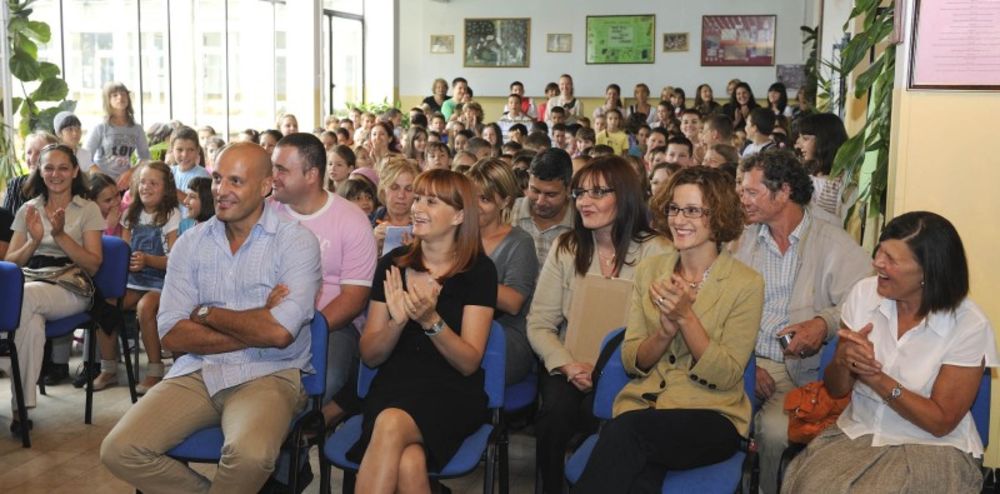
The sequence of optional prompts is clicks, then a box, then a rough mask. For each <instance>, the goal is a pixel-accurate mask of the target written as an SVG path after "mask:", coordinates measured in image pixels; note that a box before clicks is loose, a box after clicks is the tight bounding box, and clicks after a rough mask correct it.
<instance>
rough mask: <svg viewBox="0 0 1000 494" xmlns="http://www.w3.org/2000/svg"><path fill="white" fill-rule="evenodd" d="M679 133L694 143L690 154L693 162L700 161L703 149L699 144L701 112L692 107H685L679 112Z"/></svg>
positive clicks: (703, 152) (703, 153)
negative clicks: (692, 151) (692, 152)
mask: <svg viewBox="0 0 1000 494" xmlns="http://www.w3.org/2000/svg"><path fill="white" fill-rule="evenodd" d="M681 133H682V134H684V137H686V138H687V139H688V140H689V141H691V144H693V145H694V154H692V155H691V157H692V159H693V160H694V162H695V163H701V160H702V158H703V157H704V156H705V149H704V147H703V146H702V145H701V113H698V110H695V109H694V108H686V109H684V111H682V112H681Z"/></svg>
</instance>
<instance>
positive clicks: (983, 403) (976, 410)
mask: <svg viewBox="0 0 1000 494" xmlns="http://www.w3.org/2000/svg"><path fill="white" fill-rule="evenodd" d="M992 379H993V374H992V373H991V372H990V368H989V367H987V368H986V371H985V372H983V377H982V380H980V381H979V392H977V393H976V399H975V401H973V402H972V421H973V422H975V424H976V430H977V431H979V437H980V439H982V440H983V447H984V448H985V447H986V445H987V444H989V442H990V441H989V439H990V393H991V389H990V386H991V380H992Z"/></svg>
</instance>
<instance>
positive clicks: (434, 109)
mask: <svg viewBox="0 0 1000 494" xmlns="http://www.w3.org/2000/svg"><path fill="white" fill-rule="evenodd" d="M444 100H445V101H448V98H445V99H444ZM423 104H425V105H427V106H429V107H430V109H431V113H440V112H441V105H439V104H438V102H437V101H435V100H434V96H433V95H431V96H428V97H426V98H424V101H423ZM430 119H431V116H430V115H427V120H428V121H429V120H430Z"/></svg>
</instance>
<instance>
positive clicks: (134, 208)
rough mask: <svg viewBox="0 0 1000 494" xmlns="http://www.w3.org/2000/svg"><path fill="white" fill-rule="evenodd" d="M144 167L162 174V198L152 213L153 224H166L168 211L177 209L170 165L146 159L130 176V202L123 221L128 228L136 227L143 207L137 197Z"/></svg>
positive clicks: (177, 203) (177, 202)
mask: <svg viewBox="0 0 1000 494" xmlns="http://www.w3.org/2000/svg"><path fill="white" fill-rule="evenodd" d="M146 168H152V169H153V170H156V171H158V172H160V173H161V174H162V175H163V199H161V200H160V205H159V207H158V208H157V210H156V214H154V215H153V225H156V226H163V225H166V224H167V220H168V219H170V213H171V212H172V211H173V210H174V209H177V206H178V205H179V201H178V200H177V185H176V183H175V182H174V174H173V172H171V171H170V167H169V166H167V164H166V163H164V162H162V161H147V162H146V163H145V164H142V165H139V166H138V167H136V169H135V173H134V174H133V176H132V186H131V188H130V189H129V191H130V192H131V194H132V203H131V204H129V205H128V209H126V210H125V223H126V224H128V227H129V229H132V228H135V227H136V225H137V224H138V223H139V215H140V214H142V211H143V209H144V208H145V205H144V204H143V203H142V200H141V199H140V198H139V185H140V182H141V178H142V171H143V170H145V169H146Z"/></svg>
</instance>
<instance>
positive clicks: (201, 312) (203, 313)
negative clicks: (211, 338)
mask: <svg viewBox="0 0 1000 494" xmlns="http://www.w3.org/2000/svg"><path fill="white" fill-rule="evenodd" d="M211 311H212V307H211V306H209V305H202V306H200V307H198V310H197V311H195V313H194V315H195V317H197V318H198V322H199V323H201V324H205V325H207V324H208V313H209V312H211Z"/></svg>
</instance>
